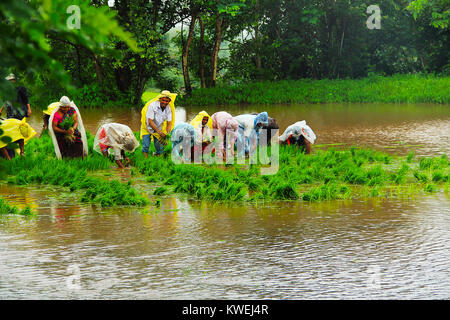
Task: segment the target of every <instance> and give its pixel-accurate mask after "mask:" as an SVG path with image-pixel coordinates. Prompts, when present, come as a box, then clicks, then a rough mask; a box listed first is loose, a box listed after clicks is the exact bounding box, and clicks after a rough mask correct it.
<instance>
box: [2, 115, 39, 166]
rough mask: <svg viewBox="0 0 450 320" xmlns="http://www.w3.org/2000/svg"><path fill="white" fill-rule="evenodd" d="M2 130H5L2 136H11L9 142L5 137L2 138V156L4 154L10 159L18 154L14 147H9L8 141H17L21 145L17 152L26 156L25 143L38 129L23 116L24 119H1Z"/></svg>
mask: <svg viewBox="0 0 450 320" xmlns="http://www.w3.org/2000/svg"><path fill="white" fill-rule="evenodd" d="M0 130H1V131H2V132H3V133H2V138H4V137H7V138H9V139H8V140H9V142H7V141H6V140H5V139H0V156H3V157H4V158H6V159H8V160H11V158H14V156H15V154H16V151H15V150H14V149H10V148H8V143H11V142H12V143H17V144H18V145H19V151H18V152H17V153H19V154H20V156H24V154H25V149H24V145H25V144H26V143H27V142H28V140H30V139H31V138H32V137H34V136H35V135H36V131H34V129H33V128H32V127H31V126H30V125H29V124H28V123H27V122H26V118H23V119H22V120H17V119H6V120H1V121H0Z"/></svg>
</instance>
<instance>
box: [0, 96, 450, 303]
mask: <svg viewBox="0 0 450 320" xmlns="http://www.w3.org/2000/svg"><path fill="white" fill-rule="evenodd" d="M226 109H227V110H229V111H230V112H231V113H232V114H233V115H237V114H240V113H245V112H253V111H263V110H266V111H268V112H269V114H270V115H271V116H273V117H275V118H276V119H277V120H278V123H279V124H280V128H281V130H284V129H285V128H286V127H287V126H288V125H289V124H291V123H293V122H295V121H297V120H302V119H306V120H307V122H308V124H309V125H310V126H311V127H312V128H313V130H314V131H315V132H316V134H317V136H318V138H317V142H316V143H317V144H326V143H345V144H348V145H351V144H353V145H368V146H371V147H374V148H378V149H383V150H387V151H393V152H395V153H407V152H408V151H410V150H414V151H415V152H416V154H421V155H422V154H433V155H436V154H440V153H448V151H449V143H448V142H449V141H448V139H449V138H448V137H449V129H448V128H449V124H450V123H449V122H450V113H449V109H448V106H438V105H373V104H361V105H358V104H352V105H301V106H300V105H299V106H271V107H268V106H261V107H259V106H242V107H233V108H231V107H227V108H226ZM201 110H202V109H201V108H188V109H186V110H184V109H179V110H178V113H177V115H178V114H180V116H179V118H183V113H184V112H185V114H186V118H187V120H190V119H191V118H192V117H193V116H195V115H196V114H197V113H198V112H199V111H201ZM219 110H221V108H220V107H215V108H214V107H213V108H208V109H207V111H208V112H209V113H210V114H212V113H214V112H215V111H219ZM82 112H83V120H84V122H85V123H86V126H87V129H88V130H89V131H90V132H92V133H95V132H96V130H97V128H98V126H100V125H102V124H104V123H107V122H120V123H124V124H127V125H129V126H130V127H131V128H132V129H133V130H134V131H137V130H139V125H140V110H135V109H130V110H124V109H118V110H114V111H100V110H83V111H82ZM30 122H31V124H32V125H33V126H34V127H35V128H39V126H40V122H41V115H40V114H39V112H34V114H33V117H32V119H31V121H30ZM386 147H394V148H392V149H391V148H386ZM113 172H114V173H116V171H115V170H114V171H113ZM119 177H120V179H122V180H123V181H128V180H129V179H130V172H129V170H124V171H122V172H121V173H120V175H119ZM133 180H134V181H135V184H139V188H140V189H142V190H144V191H146V192H147V193H148V194H149V195H150V197H153V196H151V194H152V188H151V186H149V185H148V184H147V185H145V184H143V183H142V181H139V179H137V178H136V177H134V178H133ZM0 194H1V195H2V196H3V197H5V198H6V199H7V200H8V202H9V203H11V204H15V205H19V206H20V207H25V206H31V207H32V208H34V210H35V211H36V212H37V213H38V215H37V216H36V217H32V218H29V217H21V216H9V215H7V216H5V215H0V252H1V255H0V298H4V299H7V298H13V299H21V298H36V299H42V298H55V299H59V298H75V299H77V298H93V299H100V298H111V299H221V298H223V299H313V298H329V299H337V298H369V299H372V298H373V299H390V298H394V299H395V298H397V299H398V298H403V299H409V298H425V299H426V298H437V299H449V298H450V274H449V273H450V233H449V232H448V230H450V206H449V199H448V194H445V193H439V194H435V195H429V196H421V197H417V198H416V199H412V200H411V199H410V200H395V199H390V200H386V199H383V198H377V199H371V200H368V201H355V200H345V201H326V202H321V203H303V202H275V203H273V204H271V205H270V206H267V205H265V206H259V205H253V206H246V207H242V206H241V205H236V204H230V205H218V204H211V203H206V202H197V201H190V200H189V201H188V200H185V199H181V198H173V197H166V198H161V206H160V207H159V208H157V207H154V206H153V205H150V206H149V207H146V208H110V209H103V208H100V207H96V206H91V205H84V204H80V202H79V198H80V194H78V193H76V192H75V193H68V192H67V190H66V189H64V188H59V187H54V186H39V188H36V187H17V186H10V185H4V184H3V185H2V184H0ZM155 200H156V199H153V198H152V199H151V203H154V202H155Z"/></svg>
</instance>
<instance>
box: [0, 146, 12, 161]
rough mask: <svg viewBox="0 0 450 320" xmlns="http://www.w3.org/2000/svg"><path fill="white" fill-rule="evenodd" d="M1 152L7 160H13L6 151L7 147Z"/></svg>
mask: <svg viewBox="0 0 450 320" xmlns="http://www.w3.org/2000/svg"><path fill="white" fill-rule="evenodd" d="M0 151H1V153H2V155H3V156H4V157H5V158H6V160H11V158H10V157H9V153H8V150H6V147H3V148H1V149H0Z"/></svg>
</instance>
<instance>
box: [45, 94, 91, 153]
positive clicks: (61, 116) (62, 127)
mask: <svg viewBox="0 0 450 320" xmlns="http://www.w3.org/2000/svg"><path fill="white" fill-rule="evenodd" d="M50 118H51V119H50V120H51V123H52V124H51V129H52V130H51V131H53V133H54V135H53V136H54V138H56V141H57V144H58V149H59V150H57V148H56V146H55V151H56V155H57V157H58V158H59V155H58V151H59V153H60V156H61V157H62V158H78V157H83V156H86V155H87V152H85V151H87V146H84V143H83V140H84V141H85V138H84V139H83V133H84V128H83V132H80V131H81V130H79V125H80V123H79V120H80V119H79V115H78V113H77V108H76V106H72V105H71V102H70V100H69V98H67V97H66V96H64V97H62V98H61V100H60V106H59V108H57V109H56V110H55V111H54V112H53V114H52V116H51V117H50ZM72 120H73V121H72ZM81 127H82V125H81ZM80 129H81V128H80ZM84 135H85V133H84Z"/></svg>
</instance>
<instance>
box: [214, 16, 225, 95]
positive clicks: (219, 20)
mask: <svg viewBox="0 0 450 320" xmlns="http://www.w3.org/2000/svg"><path fill="white" fill-rule="evenodd" d="M222 22H223V19H222V17H221V16H219V14H217V19H216V31H217V34H216V41H215V42H214V48H213V52H212V57H211V60H212V63H211V65H212V74H211V87H215V86H216V78H217V62H218V60H219V49H220V42H221V41H222Z"/></svg>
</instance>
